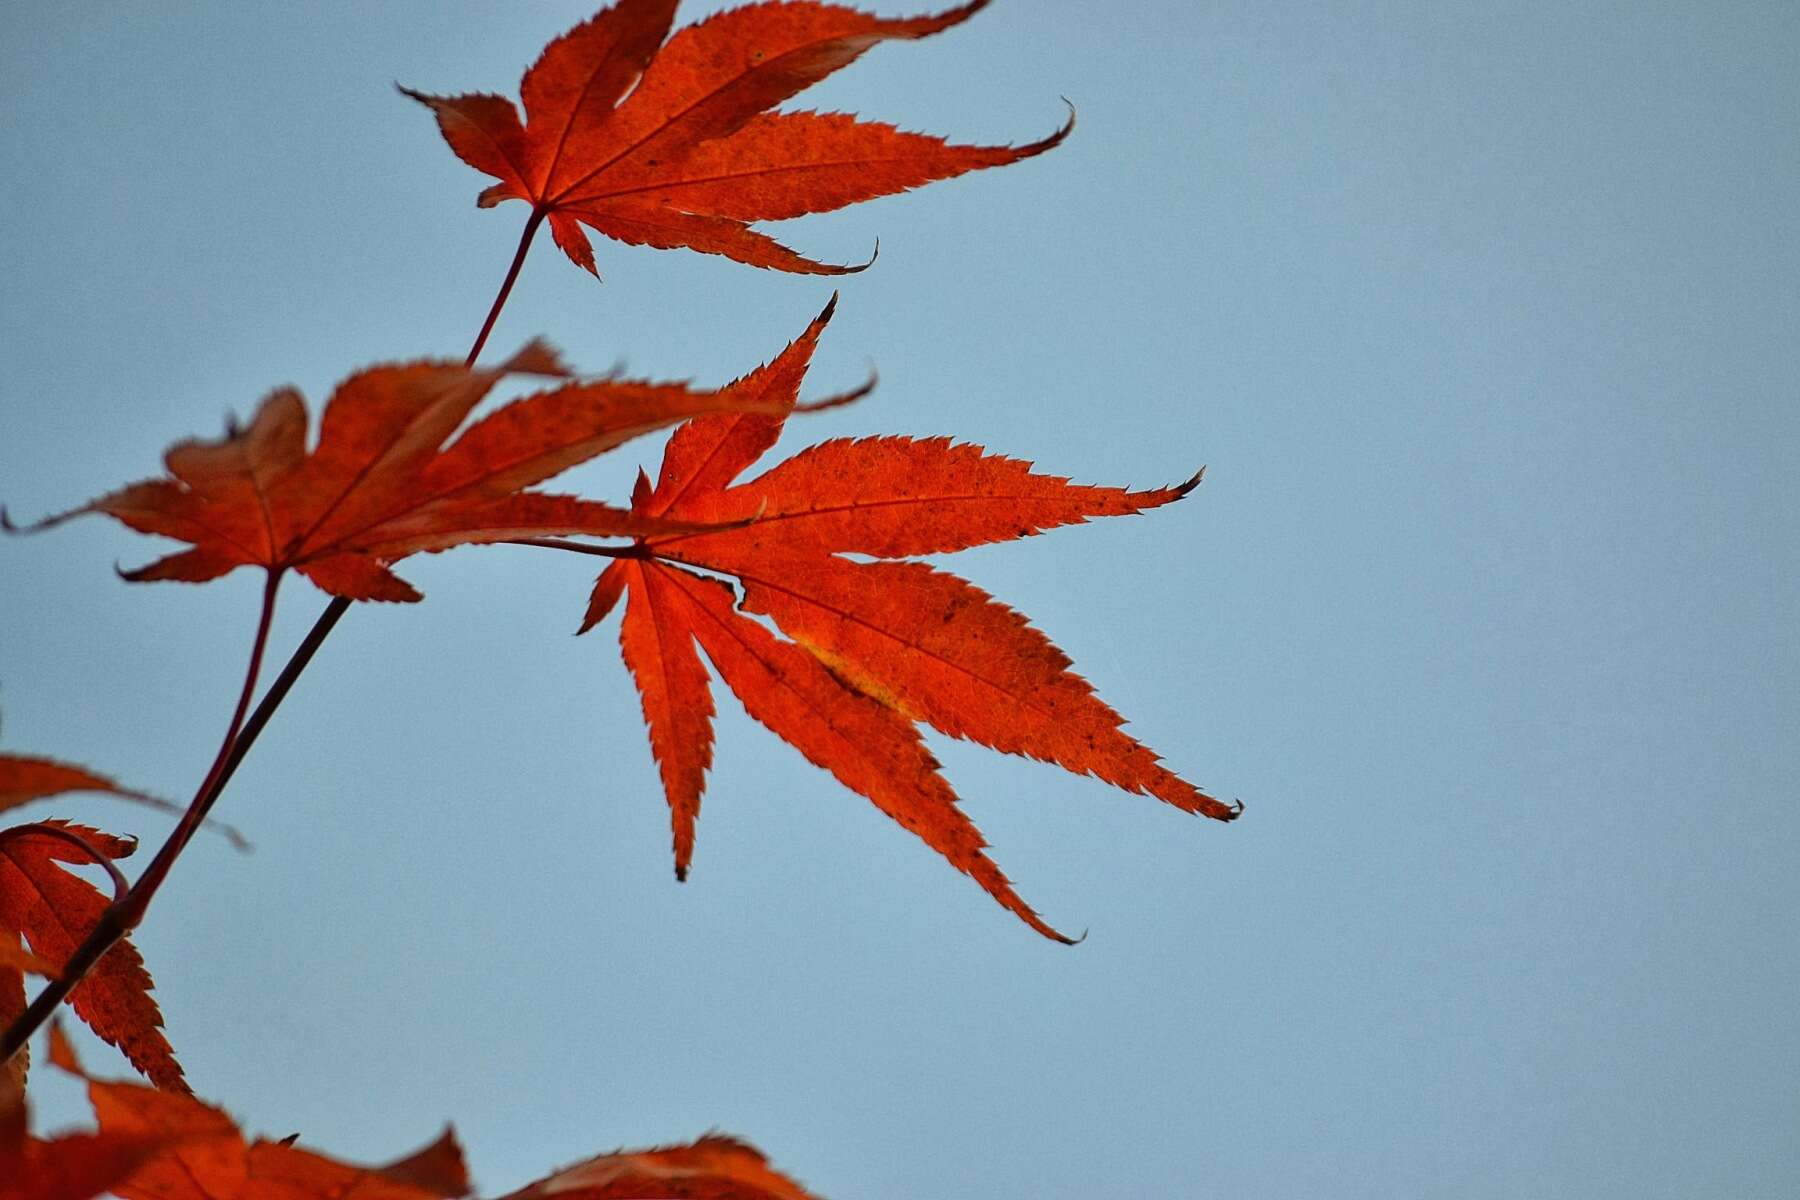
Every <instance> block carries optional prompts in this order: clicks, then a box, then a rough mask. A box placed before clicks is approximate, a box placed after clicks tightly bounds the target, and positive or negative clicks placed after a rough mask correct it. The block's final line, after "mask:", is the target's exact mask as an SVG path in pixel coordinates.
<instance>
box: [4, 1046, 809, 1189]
mask: <svg viewBox="0 0 1800 1200" xmlns="http://www.w3.org/2000/svg"><path fill="white" fill-rule="evenodd" d="M50 1061H51V1062H52V1063H53V1064H55V1065H56V1066H58V1067H60V1068H62V1069H63V1070H65V1071H68V1072H70V1073H71V1074H73V1075H75V1076H76V1077H78V1078H80V1079H82V1080H83V1081H85V1082H86V1084H87V1089H88V1099H89V1102H90V1103H91V1104H92V1105H93V1107H94V1116H95V1119H96V1121H97V1122H98V1124H99V1129H98V1130H97V1131H95V1132H91V1133H74V1134H65V1135H63V1136H62V1137H60V1138H58V1139H54V1140H52V1141H39V1140H37V1139H35V1138H30V1137H28V1136H26V1134H25V1131H24V1122H23V1109H22V1107H21V1108H19V1109H18V1110H17V1115H16V1118H15V1119H13V1120H11V1121H10V1122H8V1121H7V1120H5V1119H0V1200H89V1198H90V1197H92V1196H95V1195H98V1194H99V1193H100V1192H101V1191H102V1190H107V1191H110V1192H111V1193H112V1194H114V1195H117V1196H119V1197H121V1200H455V1198H456V1197H460V1196H464V1195H466V1194H467V1193H468V1191H469V1178H468V1172H467V1169H466V1168H465V1166H464V1163H463V1155H462V1149H461V1147H460V1146H459V1145H458V1144H457V1141H456V1137H455V1135H454V1134H453V1133H452V1132H450V1131H449V1130H446V1131H445V1132H444V1134H443V1136H441V1137H440V1138H438V1139H437V1140H436V1141H435V1142H432V1143H431V1144H430V1145H428V1146H426V1147H424V1148H423V1149H421V1150H418V1151H416V1152H414V1153H412V1154H410V1155H407V1156H406V1157H405V1158H402V1159H400V1160H398V1161H396V1162H392V1163H387V1164H385V1165H382V1166H376V1167H363V1166H354V1165H352V1164H349V1163H344V1162H340V1161H338V1160H337V1159H333V1158H328V1157H326V1156H325V1155H323V1154H319V1153H317V1152H315V1151H312V1150H306V1149H302V1148H300V1147H298V1146H295V1145H293V1144H292V1142H293V1139H292V1138H288V1139H283V1140H281V1141H267V1140H264V1139H261V1138H258V1139H254V1140H250V1139H246V1138H245V1137H244V1135H243V1133H242V1131H241V1130H240V1129H239V1128H238V1126H237V1124H236V1122H234V1121H233V1120H232V1119H231V1118H230V1117H229V1116H227V1115H226V1114H225V1113H224V1112H222V1111H220V1110H219V1109H217V1108H214V1107H213V1106H211V1105H209V1104H205V1103H203V1102H201V1101H199V1100H196V1099H195V1098H194V1097H192V1096H188V1095H177V1094H175V1093H171V1092H162V1091H157V1090H156V1089H154V1088H148V1087H144V1086H143V1085H141V1084H137V1083H130V1082H126V1081H122V1080H100V1079H95V1078H94V1077H92V1076H91V1075H89V1074H88V1073H87V1072H86V1071H85V1070H83V1068H82V1066H81V1064H80V1062H79V1061H78V1060H77V1059H76V1056H75V1052H74V1048H73V1047H72V1046H70V1044H69V1042H68V1039H67V1038H66V1037H65V1036H64V1034H63V1032H62V1029H61V1028H60V1027H58V1026H52V1027H51V1031H50ZM4 1116H5V1114H4V1113H3V1112H0V1118H4ZM83 1152H85V1153H86V1157H85V1158H84V1157H82V1153H83ZM4 1168H10V1170H5V1169H4ZM553 1196H554V1197H566V1198H568V1200H647V1198H650V1197H671V1198H673V1197H687V1198H688V1200H818V1198H817V1197H815V1196H814V1195H813V1194H812V1193H810V1192H808V1191H806V1190H805V1189H804V1188H802V1187H801V1186H800V1185H799V1184H798V1183H796V1182H794V1181H793V1180H792V1179H790V1178H788V1177H787V1176H786V1175H783V1174H782V1173H780V1172H779V1171H776V1170H775V1169H774V1168H772V1167H770V1166H769V1163H768V1160H767V1159H766V1158H764V1157H763V1155H762V1153H761V1152H760V1151H758V1150H757V1149H756V1148H755V1147H753V1146H751V1145H749V1144H747V1143H745V1142H742V1141H739V1140H738V1139H736V1138H733V1137H728V1136H726V1135H724V1134H717V1133H713V1134H708V1135H706V1136H704V1137H701V1138H699V1139H698V1140H696V1141H694V1142H692V1143H689V1144H686V1145H676V1146H656V1147H651V1148H647V1149H643V1150H617V1151H614V1152H612V1153H610V1154H602V1155H600V1156H598V1157H596V1158H591V1159H588V1160H587V1161H585V1162H580V1163H576V1164H574V1165H573V1166H569V1167H564V1168H562V1169H561V1170H559V1171H556V1172H554V1173H552V1174H550V1175H548V1176H546V1177H545V1178H543V1179H540V1180H538V1181H537V1182H535V1183H532V1184H529V1185H527V1186H526V1187H523V1188H520V1189H519V1190H518V1191H515V1192H512V1193H510V1194H509V1195H508V1196H506V1197H504V1198H503V1200H549V1198H550V1197H553Z"/></svg>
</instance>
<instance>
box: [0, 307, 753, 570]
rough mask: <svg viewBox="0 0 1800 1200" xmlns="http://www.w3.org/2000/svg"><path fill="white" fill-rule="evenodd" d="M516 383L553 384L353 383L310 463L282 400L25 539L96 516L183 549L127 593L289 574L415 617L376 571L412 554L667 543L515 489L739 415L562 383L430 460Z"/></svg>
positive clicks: (370, 379)
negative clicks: (635, 440)
mask: <svg viewBox="0 0 1800 1200" xmlns="http://www.w3.org/2000/svg"><path fill="white" fill-rule="evenodd" d="M517 374H529V375H551V376H561V375H566V374H567V372H566V370H565V369H564V368H563V366H562V365H561V363H560V362H558V361H557V358H556V356H555V354H554V353H553V352H552V351H550V350H549V349H548V348H547V347H545V346H543V345H541V344H539V343H535V342H534V343H532V344H531V345H528V346H526V347H525V348H524V349H523V350H521V351H520V352H519V353H518V354H516V355H514V356H513V357H512V358H510V359H508V360H507V361H506V362H504V363H502V364H500V365H499V366H497V367H491V368H481V369H475V368H469V367H465V366H461V365H458V364H454V363H449V362H441V361H422V362H412V363H403V364H397V365H388V366H378V367H371V368H369V369H367V370H364V371H359V372H358V373H356V374H355V375H352V376H351V377H350V378H348V379H346V380H345V381H344V382H343V383H341V384H339V385H338V387H337V390H336V391H335V392H334V393H333V395H332V397H331V401H330V403H328V404H327V405H326V407H325V412H324V416H323V418H322V419H321V421H320V426H319V433H318V440H317V444H316V445H315V446H314V447H313V448H312V449H311V450H308V448H307V445H306V429H307V417H306V407H305V403H304V401H303V400H302V399H301V397H300V394H299V393H298V392H296V391H294V390H293V389H291V388H283V389H280V390H278V391H276V392H273V393H272V394H270V395H269V397H268V398H267V399H265V400H264V401H263V402H262V404H261V406H260V407H259V408H258V409H257V411H256V415H255V416H254V417H253V418H252V419H251V421H250V423H249V424H248V425H247V426H245V427H244V428H242V429H234V430H232V431H230V432H229V433H228V434H227V436H226V437H225V438H224V439H223V440H221V441H215V442H202V441H190V442H182V443H180V444H179V445H177V446H175V447H173V448H172V449H170V450H169V452H168V454H167V455H166V456H165V458H164V463H165V465H166V466H167V468H168V471H169V474H168V476H167V477H166V478H162V479H151V480H146V481H144V482H141V483H134V484H131V485H129V486H127V487H124V488H121V489H120V490H118V491H115V492H111V493H109V494H108V495H105V496H102V497H100V498H99V499H98V500H94V501H92V502H91V503H89V504H86V505H83V506H82V507H80V508H78V509H74V510H72V511H70V512H66V513H61V514H58V515H57V516H53V517H49V518H46V519H45V520H43V521H40V522H38V523H37V524H36V525H35V526H32V527H31V528H33V529H43V528H47V527H49V526H52V525H55V524H57V523H59V522H61V521H65V520H68V519H69V518H71V517H75V516H79V515H81V514H84V513H104V514H106V515H108V516H111V517H114V518H116V519H117V520H119V521H121V522H123V523H124V524H126V525H128V526H130V527H131V528H133V529H136V530H139V531H140V532H143V533H156V534H162V535H164V536H166V537H171V538H176V539H178V540H180V541H185V542H188V543H190V544H191V546H192V548H191V549H188V550H184V551H181V552H179V553H176V554H172V555H169V556H168V557H166V558H162V559H159V560H157V561H156V562H153V563H151V564H149V565H148V566H144V567H140V568H138V569H136V570H133V571H127V572H125V573H124V575H125V578H126V579H129V580H132V581H134V582H139V581H145V580H158V579H175V580H184V581H187V582H199V581H202V580H207V579H212V578H215V577H217V576H219V575H223V574H225V573H226V572H228V571H231V570H234V569H236V568H237V567H241V566H260V567H263V568H266V569H267V570H268V571H270V572H271V573H276V574H278V573H280V572H282V571H286V570H289V569H292V570H295V571H298V572H299V573H300V574H302V575H304V576H306V577H307V578H308V579H310V580H312V582H314V583H315V584H317V585H318V586H319V587H321V588H323V589H324V590H325V591H327V592H330V593H331V594H332V595H335V596H341V597H344V598H345V599H349V600H402V601H410V600H417V599H419V598H420V597H419V593H418V592H417V591H415V590H414V589H413V588H412V586H411V585H410V584H408V583H406V582H405V581H404V580H402V579H400V578H399V577H398V576H396V575H395V574H394V573H393V572H392V571H390V570H389V569H388V565H389V564H390V563H392V562H394V561H395V560H397V559H401V558H404V557H406V556H407V555H410V554H415V553H418V552H420V551H426V550H443V549H446V548H448V547H451V546H456V545H461V544H465V543H480V542H499V541H508V540H511V539H516V538H521V537H532V536H544V535H551V534H572V533H583V534H590V535H598V536H626V535H635V534H643V533H647V532H655V531H656V528H662V529H665V530H666V529H668V528H671V526H670V525H669V523H668V522H659V521H656V520H654V519H652V522H651V523H650V524H646V519H645V518H643V517H641V516H638V515H636V514H634V513H628V512H625V511H623V510H620V509H617V508H612V507H609V506H607V505H603V504H597V503H594V502H592V501H588V500H581V499H578V498H576V497H574V496H567V495H557V494H552V493H547V492H537V491H527V490H524V489H527V488H529V487H530V486H531V485H533V484H537V483H540V482H542V481H544V480H546V479H549V478H550V477H551V476H554V475H557V474H559V473H561V472H562V471H564V470H567V469H568V468H569V467H572V466H574V465H576V464H577V463H581V462H584V461H586V460H587V459H590V458H593V457H594V456H595V455H597V454H600V453H602V452H604V451H606V450H610V449H612V448H613V447H615V446H617V445H619V444H620V443H621V442H624V441H626V440H628V439H630V438H632V437H636V436H637V435H639V434H642V433H647V432H649V431H651V430H655V429H660V428H664V427H666V426H668V425H672V424H674V423H675V422H677V421H680V420H682V419H684V418H686V417H691V416H693V415H695V414H697V413H705V412H711V411H716V410H720V409H729V408H732V407H734V406H741V402H740V401H739V400H737V399H735V398H734V397H732V396H729V395H726V394H724V393H721V392H716V391H704V390H697V389H694V388H690V387H688V386H687V385H685V384H673V383H645V382H638V381H631V380H620V379H600V380H594V381H586V382H583V381H571V382H568V383H564V384H563V385H561V386H560V387H556V388H554V389H551V390H547V391H540V392H535V393H533V394H531V395H529V396H525V397H523V398H521V399H519V400H515V401H513V402H512V403H510V404H508V405H506V406H505V407H503V408H500V409H498V410H497V411H495V412H494V413H492V414H491V415H489V416H487V417H484V418H482V419H481V420H479V421H476V422H475V423H474V424H472V425H470V426H469V427H468V428H467V429H466V430H464V431H463V433H462V434H461V436H460V437H458V438H456V440H455V441H454V442H451V443H450V444H449V445H448V446H445V444H444V443H445V441H446V439H448V438H449V437H450V436H451V434H453V433H454V432H455V431H456V430H457V428H458V427H459V426H461V425H462V423H463V421H464V419H465V418H466V417H467V416H468V415H469V413H470V411H471V410H472V409H473V408H474V407H475V406H476V405H477V404H478V403H480V402H481V400H482V398H483V397H484V396H486V395H487V393H488V391H489V390H490V389H491V388H492V387H493V386H494V385H495V384H496V383H498V382H499V381H500V380H501V379H503V378H506V377H507V376H509V375H517ZM8 528H11V526H8Z"/></svg>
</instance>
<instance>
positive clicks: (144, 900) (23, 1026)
mask: <svg viewBox="0 0 1800 1200" xmlns="http://www.w3.org/2000/svg"><path fill="white" fill-rule="evenodd" d="M544 216H545V214H544V213H543V212H539V211H534V212H533V213H532V214H531V217H530V219H529V220H527V221H526V222H525V230H524V232H523V233H522V234H521V235H520V237H519V248H518V250H517V251H516V252H514V254H513V260H512V265H511V266H509V267H508V268H507V269H506V278H505V279H504V280H502V281H501V284H500V291H499V293H498V294H497V295H495V297H494V303H493V305H492V306H491V307H490V308H489V309H488V314H487V319H486V320H485V321H483V322H482V324H481V331H480V332H479V333H477V334H476V335H475V341H474V344H473V345H471V346H470V347H469V354H468V357H467V358H466V359H464V360H463V365H464V366H465V367H472V366H474V365H475V360H476V359H477V358H479V357H480V356H481V348H482V347H483V346H485V345H486V344H487V339H488V334H490V333H492V332H493V329H494V323H495V322H496V321H498V320H499V319H500V310H501V309H503V308H505V307H506V300H507V297H508V296H510V295H511V294H512V288H513V284H514V283H516V282H517V281H518V278H519V271H520V268H522V267H523V266H524V265H525V255H526V253H527V252H528V251H529V250H530V249H531V241H532V238H533V237H534V236H535V235H536V233H537V231H538V226H539V225H541V224H543V220H544ZM280 581H281V576H280V573H279V572H273V571H272V572H270V574H269V580H268V584H267V586H266V587H265V588H264V589H263V607H262V616H261V619H260V620H259V621H258V622H257V630H256V641H255V644H254V646H253V647H252V649H251V652H250V666H249V668H248V670H247V671H246V672H245V680H244V688H243V691H242V693H241V694H240V695H239V697H238V703H237V707H236V709H235V710H234V711H233V712H232V716H231V724H230V726H229V728H228V730H227V732H226V735H225V740H224V741H223V743H222V744H221V745H220V746H219V753H218V754H217V755H216V756H215V757H214V759H213V765H212V767H211V769H210V770H208V771H207V773H206V778H205V779H204V780H203V781H202V782H201V784H200V787H199V789H198V790H197V791H196V792H195V793H194V799H193V800H192V802H190V803H189V805H188V808H187V811H186V812H185V813H184V814H182V818H181V821H180V823H179V824H177V825H176V827H175V829H174V831H173V832H171V833H170V834H169V837H168V840H166V841H165V842H164V843H163V846H162V849H161V850H159V851H157V854H156V857H155V858H154V859H153V860H151V863H150V865H149V866H148V867H146V868H145V869H144V873H143V875H142V876H140V877H139V878H138V881H137V883H136V884H135V885H133V886H132V888H131V889H130V890H129V891H128V892H126V893H125V894H124V895H123V896H121V897H119V898H118V899H116V900H115V901H114V902H113V903H112V904H111V905H109V906H108V907H107V909H106V911H104V912H103V913H101V914H100V919H99V920H98V921H96V922H95V923H94V927H93V929H91V930H89V931H88V935H87V937H86V938H84V939H83V940H82V943H81V945H79V946H77V947H76V948H75V952H74V953H73V954H71V955H70V956H69V959H68V961H67V962H66V963H65V964H64V965H63V970H62V973H61V974H60V975H59V976H57V978H55V979H53V980H51V981H50V983H49V985H48V986H46V987H45V988H44V990H43V991H41V992H39V993H38V994H37V996H36V997H35V998H34V999H33V1000H32V1002H31V1004H30V1005H29V1006H28V1007H27V1008H26V1009H25V1011H24V1012H23V1013H21V1014H19V1017H18V1019H17V1020H15V1021H13V1023H12V1024H11V1025H9V1026H7V1029H6V1032H5V1034H4V1035H0V1065H3V1064H5V1063H6V1062H7V1061H9V1060H10V1059H11V1058H12V1057H13V1055H15V1054H17V1053H18V1052H19V1051H20V1050H22V1049H24V1047H25V1043H26V1042H27V1041H29V1040H30V1038H31V1035H32V1034H33V1033H35V1032H37V1030H38V1029H39V1028H40V1027H42V1025H43V1024H44V1022H46V1021H48V1020H49V1019H50V1016H51V1014H52V1013H54V1012H55V1011H56V1006H57V1005H59V1004H61V1003H62V1002H63V1000H64V999H65V998H67V996H68V994H69V992H70V991H72V990H73V989H74V987H75V985H76V984H78V983H80V982H81V980H82V979H83V978H84V977H85V976H86V975H87V973H88V972H89V971H91V970H93V968H94V965H95V964H96V963H98V962H99V961H100V959H101V957H102V956H103V955H105V953H106V952H107V951H108V950H110V949H112V948H113V946H114V945H115V944H116V943H117V942H118V941H119V939H120V938H122V937H124V936H125V935H126V934H127V933H129V932H130V931H131V930H132V929H134V928H136V927H137V924H138V922H140V921H142V920H143V919H144V913H145V911H146V910H147V909H148V908H149V907H150V900H151V898H152V897H154V896H155V894H156V891H157V889H158V888H159V887H161V886H162V882H163V880H164V879H166V878H167V877H168V874H169V871H170V869H171V868H172V867H173V866H174V865H175V860H176V859H177V858H179V857H180V856H181V852H182V850H184V849H185V848H186V847H187V844H188V842H189V841H191V840H192V839H193V836H194V833H195V831H196V830H198V829H199V828H200V827H201V825H202V824H203V823H204V822H205V820H206V816H207V813H208V812H210V811H211V809H212V806H213V805H214V804H215V803H217V802H218V799H219V796H220V794H221V793H223V792H224V790H225V785H226V784H227V783H229V782H230V781H231V777H232V776H233V775H234V774H236V772H237V769H238V765H239V764H240V763H242V762H243V761H244V756H245V755H246V754H248V753H249V752H250V747H251V746H253V745H254V744H255V743H256V739H257V738H258V737H259V736H261V734H262V731H263V728H264V727H265V726H267V725H268V723H269V720H270V718H271V717H273V716H274V715H275V710H276V709H278V708H280V707H281V702H282V701H283V700H284V699H286V698H287V694H288V692H289V691H290V690H291V689H292V688H293V686H294V682H295V681H296V680H297V679H299V678H300V673H301V672H302V671H304V670H306V667H307V664H308V663H310V662H311V661H312V659H313V655H315V654H317V653H318V650H319V647H320V646H321V645H323V644H324V642H325V639H326V638H327V637H329V636H330V635H331V631H332V630H333V629H334V628H336V627H337V623H338V621H339V620H340V619H341V618H342V617H343V615H344V614H345V613H346V612H348V611H349V610H350V601H348V600H346V599H344V598H343V597H341V596H334V597H333V598H332V600H331V603H330V604H328V605H326V606H325V611H324V612H322V613H320V614H319V619H318V620H317V621H315V622H314V623H313V627H312V629H311V630H309V631H308V632H307V635H306V637H305V638H304V639H302V641H301V642H300V645H299V646H298V647H296V648H295V650H294V653H293V655H292V657H290V658H289V659H288V661H287V665H286V666H284V667H282V668H281V674H280V675H278V676H276V678H275V681H274V683H272V684H270V685H269V690H268V692H267V693H265V694H264V696H263V698H262V701H261V702H260V703H259V704H257V706H256V711H255V712H252V713H250V716H249V719H248V720H246V719H245V716H244V714H245V712H246V711H247V710H248V708H249V705H250V698H251V696H253V695H254V694H255V691H256V678H257V675H258V674H259V673H260V670H261V667H262V658H263V652H264V650H265V649H266V648H267V645H268V640H269V627H270V625H271V623H272V621H273V618H274V611H275V590H276V588H277V586H278V585H279V583H280ZM109 869H111V870H113V871H114V872H115V873H116V872H117V868H116V867H112V868H109ZM119 878H120V879H122V878H123V877H122V876H120V877H119Z"/></svg>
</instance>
